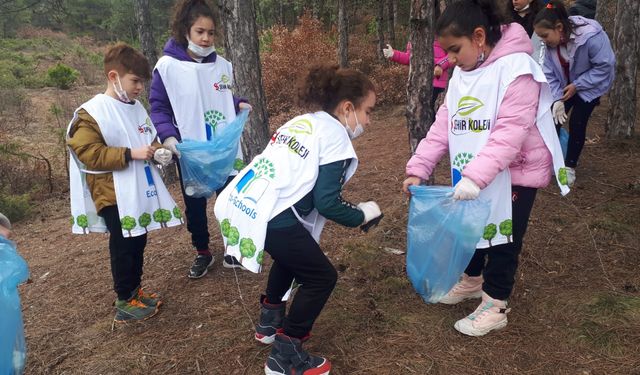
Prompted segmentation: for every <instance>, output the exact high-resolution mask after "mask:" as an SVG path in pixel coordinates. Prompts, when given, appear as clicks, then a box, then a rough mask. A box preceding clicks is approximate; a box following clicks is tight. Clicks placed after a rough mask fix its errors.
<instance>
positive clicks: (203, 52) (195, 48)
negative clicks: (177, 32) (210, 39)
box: [187, 37, 216, 57]
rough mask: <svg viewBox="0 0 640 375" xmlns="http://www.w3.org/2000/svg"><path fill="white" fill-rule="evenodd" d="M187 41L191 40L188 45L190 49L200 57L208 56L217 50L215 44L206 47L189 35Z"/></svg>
mask: <svg viewBox="0 0 640 375" xmlns="http://www.w3.org/2000/svg"><path fill="white" fill-rule="evenodd" d="M187 41H188V42H189V47H188V48H189V51H191V52H193V54H194V55H196V56H198V57H207V56H209V55H210V54H212V53H213V52H215V51H216V47H215V46H214V45H211V47H207V48H204V47H200V46H199V45H197V44H195V43H194V42H192V41H191V39H189V37H187Z"/></svg>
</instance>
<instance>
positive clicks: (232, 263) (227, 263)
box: [222, 255, 247, 271]
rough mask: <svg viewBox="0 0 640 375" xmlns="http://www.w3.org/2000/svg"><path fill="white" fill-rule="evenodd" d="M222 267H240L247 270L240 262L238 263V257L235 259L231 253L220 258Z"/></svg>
mask: <svg viewBox="0 0 640 375" xmlns="http://www.w3.org/2000/svg"><path fill="white" fill-rule="evenodd" d="M222 267H224V268H240V269H241V270H243V271H246V270H247V269H246V268H244V266H243V265H242V263H240V261H238V259H236V257H234V256H233V255H225V256H224V258H223V260H222Z"/></svg>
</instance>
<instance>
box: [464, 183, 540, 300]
mask: <svg viewBox="0 0 640 375" xmlns="http://www.w3.org/2000/svg"><path fill="white" fill-rule="evenodd" d="M537 191H538V189H536V188H528V187H522V186H512V187H511V196H512V200H511V201H512V216H513V217H512V220H513V242H511V243H506V244H502V245H496V246H492V247H489V248H486V249H476V252H475V254H474V255H473V258H471V262H469V265H468V266H467V269H466V270H465V271H464V272H465V273H466V274H467V275H469V276H480V275H481V274H482V275H483V276H484V284H482V290H483V291H484V292H485V293H487V294H488V295H489V296H490V297H492V298H495V299H499V300H506V299H507V298H509V296H510V295H511V291H512V290H513V284H514V282H515V275H516V270H517V268H518V256H519V255H520V251H521V250H522V239H523V238H524V234H525V232H526V231H527V225H528V224H529V216H530V215H531V209H532V208H533V202H534V201H535V199H536V192H537ZM485 258H487V260H486V264H485Z"/></svg>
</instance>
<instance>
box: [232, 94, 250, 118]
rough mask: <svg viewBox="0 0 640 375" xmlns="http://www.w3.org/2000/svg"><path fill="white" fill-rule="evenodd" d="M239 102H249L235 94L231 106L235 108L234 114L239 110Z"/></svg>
mask: <svg viewBox="0 0 640 375" xmlns="http://www.w3.org/2000/svg"><path fill="white" fill-rule="evenodd" d="M240 103H249V101H248V100H247V99H245V98H239V97H237V96H235V95H234V96H233V107H234V108H235V109H236V114H238V113H239V112H240Z"/></svg>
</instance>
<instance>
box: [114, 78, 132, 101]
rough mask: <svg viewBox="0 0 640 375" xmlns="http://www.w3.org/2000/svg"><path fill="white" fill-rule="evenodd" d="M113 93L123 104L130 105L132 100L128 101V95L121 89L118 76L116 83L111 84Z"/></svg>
mask: <svg viewBox="0 0 640 375" xmlns="http://www.w3.org/2000/svg"><path fill="white" fill-rule="evenodd" d="M113 91H115V92H116V95H118V99H120V101H121V102H123V103H131V102H132V100H131V99H129V95H127V92H126V91H124V89H123V88H122V82H120V75H116V82H114V83H113Z"/></svg>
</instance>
